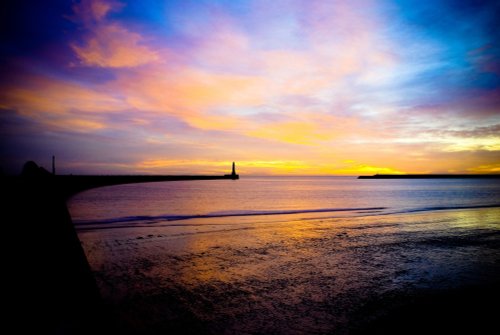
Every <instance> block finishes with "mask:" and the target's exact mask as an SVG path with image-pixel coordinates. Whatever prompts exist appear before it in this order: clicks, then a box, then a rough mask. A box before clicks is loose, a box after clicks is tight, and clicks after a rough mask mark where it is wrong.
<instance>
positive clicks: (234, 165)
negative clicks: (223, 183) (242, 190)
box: [225, 162, 240, 180]
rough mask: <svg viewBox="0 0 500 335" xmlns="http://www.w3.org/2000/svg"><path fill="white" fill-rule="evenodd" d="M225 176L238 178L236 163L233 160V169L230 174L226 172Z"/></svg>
mask: <svg viewBox="0 0 500 335" xmlns="http://www.w3.org/2000/svg"><path fill="white" fill-rule="evenodd" d="M225 176H226V177H230V178H231V179H233V180H235V179H240V176H239V175H237V174H236V164H235V163H234V162H233V171H232V172H231V174H226V175H225Z"/></svg>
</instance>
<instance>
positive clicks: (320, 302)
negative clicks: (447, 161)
mask: <svg viewBox="0 0 500 335" xmlns="http://www.w3.org/2000/svg"><path fill="white" fill-rule="evenodd" d="M68 208H69V211H70V214H71V216H72V219H73V222H74V224H75V227H76V231H77V233H78V237H79V239H80V241H81V243H82V247H83V249H84V251H85V254H86V256H87V259H88V262H89V264H90V267H91V269H92V271H93V273H94V276H95V279H96V282H97V284H98V287H99V290H100V294H101V297H102V299H103V301H104V303H105V306H106V308H108V309H109V315H112V316H113V317H112V323H113V325H114V330H115V332H116V333H119V334H286V335H289V334H341V335H342V334H427V333H443V334H446V333H464V332H465V333H471V334H480V333H488V332H489V329H490V328H491V327H495V326H496V324H497V319H498V317H497V314H495V313H496V309H494V308H491V307H488V306H491V305H495V304H497V303H498V301H499V299H500V181H499V180H498V179H491V180H488V179H418V180H417V179H390V180H377V179H356V178H354V177H275V176H272V177H271V176H269V177H247V176H243V177H242V178H241V179H240V180H205V181H204V180H197V181H173V182H160V183H144V184H129V185H116V186H110V187H102V188H97V189H92V190H88V191H85V192H82V193H80V194H77V195H75V196H74V197H73V198H71V199H70V200H69V201H68Z"/></svg>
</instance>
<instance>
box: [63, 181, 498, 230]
mask: <svg viewBox="0 0 500 335" xmlns="http://www.w3.org/2000/svg"><path fill="white" fill-rule="evenodd" d="M494 206H500V182H499V181H498V180H494V179H491V180H487V179H483V180H473V179H453V180H451V179H429V180H409V179H399V180H375V179H374V180H366V179H365V180H359V179H356V178H352V177H244V178H242V179H240V180H237V181H232V180H207V181H202V180H200V181H175V182H159V183H143V184H130V185H118V186H110V187H103V188H98V189H93V190H89V191H86V192H83V193H81V194H78V195H76V196H75V197H73V198H72V199H71V200H70V201H69V209H70V212H71V215H72V217H73V220H74V222H75V224H76V225H79V226H84V225H85V226H88V227H90V226H94V225H98V226H99V227H101V228H104V227H116V226H133V225H138V224H152V223H162V224H169V223H170V224H181V223H182V224H190V223H192V222H195V221H196V222H197V224H199V223H203V222H206V223H213V222H215V221H221V220H222V221H223V220H227V219H231V220H232V221H234V220H235V219H236V218H237V219H238V220H239V221H245V222H252V221H258V222H262V221H277V220H279V221H286V220H300V219H311V218H325V217H344V216H367V215H387V214H392V213H405V212H422V211H431V210H446V209H456V208H475V207H494Z"/></svg>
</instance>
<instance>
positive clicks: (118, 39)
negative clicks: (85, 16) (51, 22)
mask: <svg viewBox="0 0 500 335" xmlns="http://www.w3.org/2000/svg"><path fill="white" fill-rule="evenodd" d="M71 47H72V49H73V50H74V51H75V53H76V55H77V56H78V58H79V59H80V61H81V63H82V64H83V65H86V66H98V67H111V68H120V67H135V66H140V65H145V64H149V63H153V62H156V61H159V60H160V56H159V54H158V53H157V52H156V51H154V50H152V49H150V48H149V47H147V46H146V45H144V44H143V38H142V36H141V35H140V34H137V33H134V32H130V31H128V30H127V29H126V28H124V27H122V26H120V25H118V24H107V25H103V26H100V27H98V28H96V30H95V31H94V32H93V33H92V34H91V36H90V37H89V38H88V39H87V41H86V42H85V43H84V45H83V46H80V45H78V44H76V43H73V44H72V45H71Z"/></svg>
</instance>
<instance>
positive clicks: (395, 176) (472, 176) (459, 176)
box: [358, 174, 500, 179]
mask: <svg viewBox="0 0 500 335" xmlns="http://www.w3.org/2000/svg"><path fill="white" fill-rule="evenodd" d="M464 178H467V179H500V174H376V175H373V176H359V177H358V179H464Z"/></svg>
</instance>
